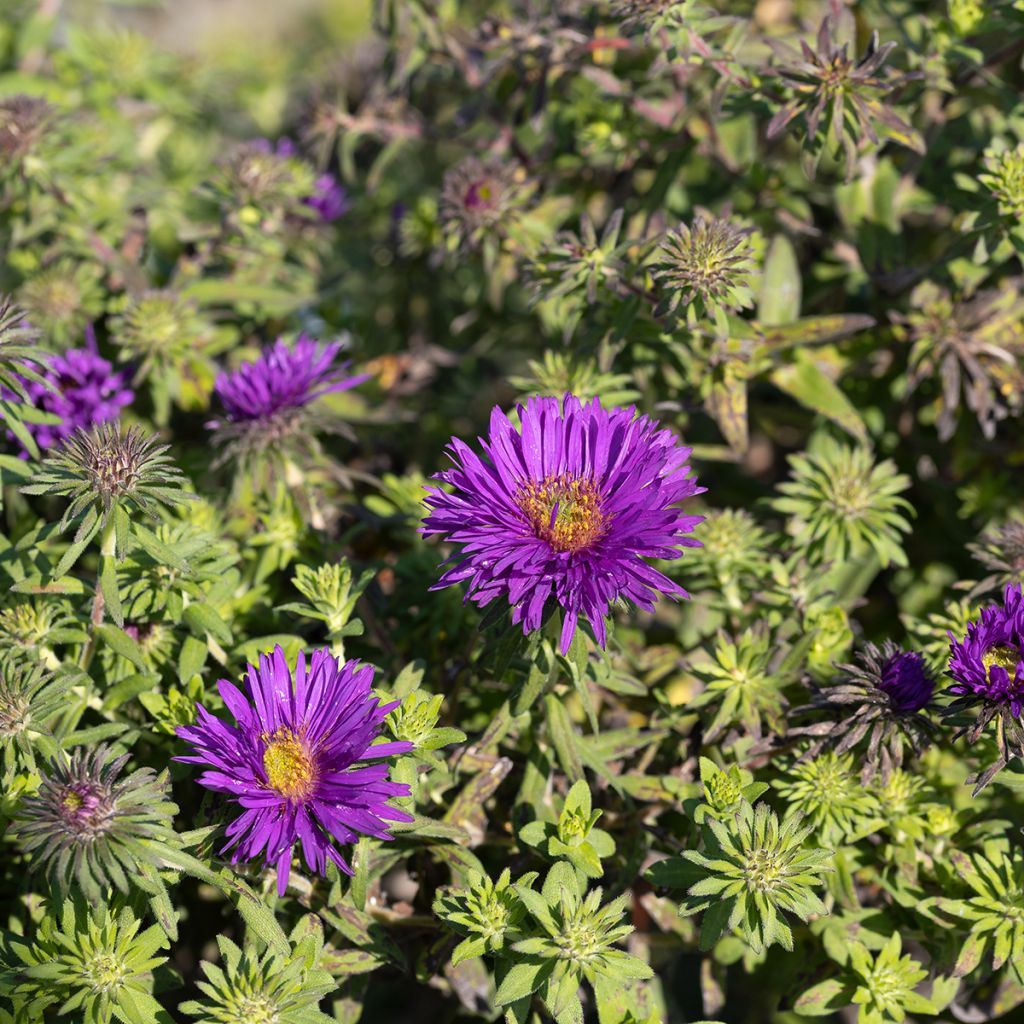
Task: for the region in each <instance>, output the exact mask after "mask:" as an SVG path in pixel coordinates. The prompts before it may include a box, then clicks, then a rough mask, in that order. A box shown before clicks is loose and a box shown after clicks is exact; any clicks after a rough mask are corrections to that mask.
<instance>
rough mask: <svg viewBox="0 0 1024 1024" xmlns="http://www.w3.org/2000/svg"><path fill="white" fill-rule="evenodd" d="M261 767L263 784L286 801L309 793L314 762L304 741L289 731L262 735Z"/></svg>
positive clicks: (282, 730) (279, 730)
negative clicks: (264, 748)
mask: <svg viewBox="0 0 1024 1024" xmlns="http://www.w3.org/2000/svg"><path fill="white" fill-rule="evenodd" d="M263 740H264V742H265V743H266V744H267V749H266V750H265V751H264V752H263V770H264V771H265V772H266V773H267V783H268V784H269V786H270V788H271V789H273V790H276V791H277V792H278V793H280V794H281V796H284V797H287V798H288V799H289V800H304V799H305V798H306V797H308V796H309V795H310V794H311V793H312V792H313V786H314V783H315V781H316V765H315V764H314V762H313V758H312V757H311V756H310V751H309V748H308V747H307V746H306V744H305V742H304V741H303V740H302V739H301V738H300V737H298V736H296V735H295V733H293V732H292V731H291V729H285V728H281V729H278V730H277V731H276V732H275V733H272V734H271V735H269V736H264V737H263Z"/></svg>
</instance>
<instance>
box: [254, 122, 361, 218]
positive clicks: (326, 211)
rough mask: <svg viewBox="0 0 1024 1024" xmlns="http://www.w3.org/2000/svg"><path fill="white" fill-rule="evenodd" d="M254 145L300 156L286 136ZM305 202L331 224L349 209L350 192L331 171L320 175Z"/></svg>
mask: <svg viewBox="0 0 1024 1024" xmlns="http://www.w3.org/2000/svg"><path fill="white" fill-rule="evenodd" d="M252 145H253V147H254V148H255V149H257V150H258V151H259V152H261V153H273V154H274V155H276V156H282V157H298V155H299V150H298V147H297V146H296V145H295V143H294V142H293V141H292V140H291V139H289V138H287V137H285V138H280V139H278V140H277V142H276V143H272V142H271V141H270V140H269V139H256V140H255V141H254V142H253V143H252ZM303 202H305V204H306V205H307V206H308V207H309V208H310V209H312V210H315V211H316V212H317V214H318V215H319V217H320V220H321V221H322V222H323V223H324V224H330V223H332V222H333V221H336V220H338V219H339V218H340V217H342V216H344V214H346V213H347V212H348V210H349V207H350V206H351V203H350V202H349V198H348V192H346V191H345V186H344V185H342V184H341V182H340V181H338V179H337V178H336V177H335V176H334V175H333V174H331V173H330V172H325V173H323V174H321V175H319V176H318V177H317V179H316V181H315V182H314V183H313V191H312V192H311V193H310V195H308V196H307V197H306V198H305V199H304V200H303Z"/></svg>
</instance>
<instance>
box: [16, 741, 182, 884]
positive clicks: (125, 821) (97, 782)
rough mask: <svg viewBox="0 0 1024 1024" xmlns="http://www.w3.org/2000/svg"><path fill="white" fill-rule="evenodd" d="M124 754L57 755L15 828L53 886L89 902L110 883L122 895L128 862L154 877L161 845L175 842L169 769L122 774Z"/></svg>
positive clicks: (33, 863) (78, 752)
mask: <svg viewBox="0 0 1024 1024" xmlns="http://www.w3.org/2000/svg"><path fill="white" fill-rule="evenodd" d="M129 756H130V755H128V754H122V755H120V756H119V757H112V756H111V752H110V748H109V747H106V746H101V747H98V748H96V749H95V750H93V751H88V750H86V749H84V748H82V747H79V748H77V749H76V750H75V751H73V752H72V754H71V756H70V757H65V756H64V755H61V756H60V757H57V758H55V759H54V760H53V761H52V762H51V764H50V768H49V771H47V772H45V773H44V774H43V778H42V783H41V785H40V787H39V791H38V793H37V794H36V795H35V796H32V797H29V798H28V799H27V800H25V802H24V804H23V806H22V808H21V810H20V812H19V814H18V817H17V819H16V826H15V831H16V835H17V838H18V841H19V844H20V846H21V848H22V849H23V850H24V851H25V852H26V853H27V854H29V857H30V864H31V866H32V867H33V868H34V869H36V870H41V871H45V872H46V873H47V874H48V876H49V878H50V882H51V884H52V885H53V886H54V888H55V889H56V890H57V891H59V892H67V891H68V887H69V886H70V885H71V884H72V883H74V884H76V885H78V887H79V888H80V889H81V890H82V891H83V892H84V893H85V894H86V896H87V897H88V898H89V899H90V900H91V901H93V902H99V901H101V900H103V899H104V898H105V896H106V893H107V890H108V889H109V888H110V887H111V886H113V887H115V888H117V889H119V890H120V891H121V892H123V893H127V892H128V891H129V888H130V884H131V881H132V873H131V867H132V866H133V867H134V869H135V870H136V871H138V872H139V873H140V874H146V875H149V876H152V873H153V869H154V866H155V865H156V864H158V863H159V859H160V853H159V851H160V844H162V843H168V842H171V843H173V842H174V841H175V840H174V832H173V829H172V820H173V817H174V814H175V813H176V811H177V807H176V806H175V805H174V804H173V803H171V802H170V801H169V800H168V799H167V793H168V783H167V775H166V772H165V773H163V774H161V775H159V776H158V775H156V774H155V773H154V772H153V770H152V769H151V768H140V769H138V770H137V771H135V772H132V773H131V774H130V775H122V769H123V768H124V766H125V765H126V764H127V763H128V759H129ZM147 843H152V844H154V845H147Z"/></svg>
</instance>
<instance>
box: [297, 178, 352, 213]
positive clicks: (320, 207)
mask: <svg viewBox="0 0 1024 1024" xmlns="http://www.w3.org/2000/svg"><path fill="white" fill-rule="evenodd" d="M304 202H305V204H306V205H307V206H308V207H310V208H311V209H313V210H316V212H317V213H318V214H319V215H320V220H321V221H323V223H325V224H329V223H331V222H332V221H335V220H337V219H338V218H339V217H341V216H342V215H343V214H344V213H346V212H347V211H348V207H349V203H348V193H347V192H346V191H345V188H344V186H343V185H342V184H341V183H340V182H339V181H338V179H337V178H335V176H334V175H333V174H321V175H320V177H319V178H317V179H316V181H315V182H314V184H313V194H312V195H311V196H308V197H307V198H306V199H305V200H304Z"/></svg>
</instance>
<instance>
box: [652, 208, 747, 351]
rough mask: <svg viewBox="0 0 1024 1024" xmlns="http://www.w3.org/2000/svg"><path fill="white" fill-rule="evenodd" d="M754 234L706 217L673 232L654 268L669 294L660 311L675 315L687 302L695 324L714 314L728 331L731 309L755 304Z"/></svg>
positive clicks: (689, 319) (688, 317)
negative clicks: (751, 282)
mask: <svg viewBox="0 0 1024 1024" xmlns="http://www.w3.org/2000/svg"><path fill="white" fill-rule="evenodd" d="M749 234H750V233H749V231H746V230H744V229H742V228H739V227H736V226H735V225H734V224H731V223H730V222H729V221H727V220H722V219H719V218H709V217H705V216H703V215H702V216H698V217H697V219H696V220H695V221H694V222H693V224H692V225H688V224H681V225H680V226H679V227H678V228H675V229H674V230H672V231H670V232H669V233H668V236H667V238H666V239H665V241H664V242H663V243H662V246H661V249H660V250H659V251H658V256H657V262H656V263H655V269H654V279H655V280H656V281H657V282H658V283H659V287H660V288H661V290H662V291H663V292H664V293H665V297H664V299H663V300H662V302H661V304H660V306H659V309H662V310H664V311H665V312H668V313H673V312H675V310H676V309H677V308H678V307H679V305H680V304H682V305H684V306H685V307H686V320H687V323H689V324H690V325H691V326H695V325H696V324H697V323H698V321H699V320H700V319H702V318H704V317H709V318H711V319H713V320H714V321H715V324H716V327H717V328H718V329H719V331H720V333H725V332H726V330H727V328H728V325H727V322H726V319H725V314H726V312H737V311H739V310H741V309H747V308H749V307H751V306H753V304H754V293H753V291H752V290H751V287H750V274H752V273H753V271H754V262H753V254H752V250H751V247H750V240H749Z"/></svg>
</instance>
